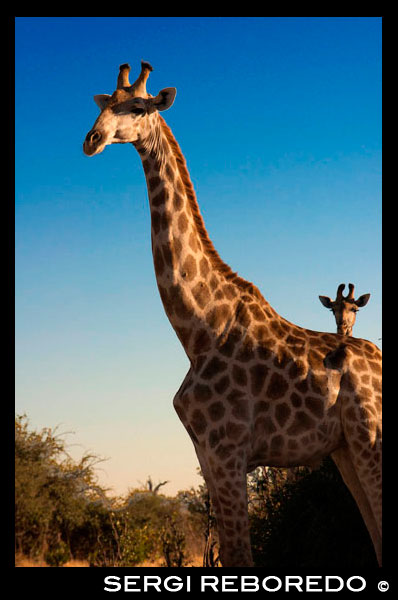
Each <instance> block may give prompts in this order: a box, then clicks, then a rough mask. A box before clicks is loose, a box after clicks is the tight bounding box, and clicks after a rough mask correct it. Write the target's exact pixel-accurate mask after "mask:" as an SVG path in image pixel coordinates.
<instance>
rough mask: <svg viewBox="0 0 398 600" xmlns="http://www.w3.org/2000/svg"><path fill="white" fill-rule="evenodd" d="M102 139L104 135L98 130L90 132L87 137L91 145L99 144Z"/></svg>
mask: <svg viewBox="0 0 398 600" xmlns="http://www.w3.org/2000/svg"><path fill="white" fill-rule="evenodd" d="M101 138H102V135H101V133H100V132H99V131H98V130H94V131H89V132H88V134H87V136H86V142H88V143H89V144H97V143H98V142H99V141H100V139H101Z"/></svg>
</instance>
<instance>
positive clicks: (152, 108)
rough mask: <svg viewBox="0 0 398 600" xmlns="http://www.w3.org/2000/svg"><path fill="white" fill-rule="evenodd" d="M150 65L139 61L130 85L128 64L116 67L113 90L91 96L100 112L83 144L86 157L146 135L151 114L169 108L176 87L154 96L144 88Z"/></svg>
mask: <svg viewBox="0 0 398 600" xmlns="http://www.w3.org/2000/svg"><path fill="white" fill-rule="evenodd" d="M151 71H152V67H151V65H150V64H149V63H147V62H144V61H142V62H141V73H140V75H139V76H138V78H137V80H136V81H135V83H133V84H132V85H130V83H129V72H130V65H128V64H123V65H121V66H120V71H119V75H118V78H117V86H116V90H115V91H114V92H113V94H112V95H111V96H110V95H109V94H99V95H97V96H94V101H95V103H96V104H97V106H98V107H99V108H100V110H101V113H100V115H99V117H98V118H97V119H96V121H95V123H94V125H93V127H92V129H90V131H89V132H88V134H87V136H86V139H85V140H84V144H83V151H84V153H85V154H86V155H87V156H93V155H94V154H99V153H100V152H102V150H103V149H104V148H105V146H107V145H109V144H125V143H127V142H137V141H138V140H140V139H143V138H146V137H148V136H150V132H151V125H152V123H153V117H152V115H154V113H156V112H157V111H162V110H166V109H168V108H170V106H171V105H172V104H173V102H174V98H175V95H176V92H177V90H176V89H175V88H164V89H163V90H161V91H160V92H159V94H158V95H157V96H155V97H153V96H151V95H150V94H148V93H147V91H146V81H147V79H148V77H149V73H150V72H151Z"/></svg>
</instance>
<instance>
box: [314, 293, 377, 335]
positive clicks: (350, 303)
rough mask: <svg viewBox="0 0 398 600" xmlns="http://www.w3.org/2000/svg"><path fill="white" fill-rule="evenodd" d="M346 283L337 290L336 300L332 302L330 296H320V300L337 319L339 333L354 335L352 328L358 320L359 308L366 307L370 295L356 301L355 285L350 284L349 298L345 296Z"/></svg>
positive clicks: (364, 295)
mask: <svg viewBox="0 0 398 600" xmlns="http://www.w3.org/2000/svg"><path fill="white" fill-rule="evenodd" d="M344 288H345V284H344V283H340V285H339V287H338V288H337V294H336V299H335V300H331V298H329V297H328V296H319V300H320V301H321V302H322V304H323V306H326V308H329V309H330V310H331V311H332V312H333V314H334V318H335V319H336V325H337V333H340V334H341V335H352V328H353V327H354V324H355V319H356V318H357V312H358V310H359V308H362V307H363V306H366V305H367V303H368V302H369V298H370V294H363V295H362V296H359V298H358V300H355V299H354V284H353V283H349V284H348V288H349V292H348V294H347V296H343V290H344Z"/></svg>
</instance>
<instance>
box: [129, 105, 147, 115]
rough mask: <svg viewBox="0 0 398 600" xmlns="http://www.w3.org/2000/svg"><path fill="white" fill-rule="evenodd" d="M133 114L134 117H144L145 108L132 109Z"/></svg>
mask: <svg viewBox="0 0 398 600" xmlns="http://www.w3.org/2000/svg"><path fill="white" fill-rule="evenodd" d="M131 112H132V113H133V115H143V114H144V112H145V108H140V107H139V106H136V107H134V108H132V109H131Z"/></svg>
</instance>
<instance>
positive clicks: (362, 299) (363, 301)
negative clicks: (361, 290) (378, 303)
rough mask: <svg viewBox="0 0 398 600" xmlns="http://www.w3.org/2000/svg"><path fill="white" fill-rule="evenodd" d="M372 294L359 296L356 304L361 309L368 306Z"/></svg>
mask: <svg viewBox="0 0 398 600" xmlns="http://www.w3.org/2000/svg"><path fill="white" fill-rule="evenodd" d="M369 298H370V294H363V296H359V298H358V300H355V304H356V305H357V306H359V307H361V306H366V304H367V303H368V302H369Z"/></svg>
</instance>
